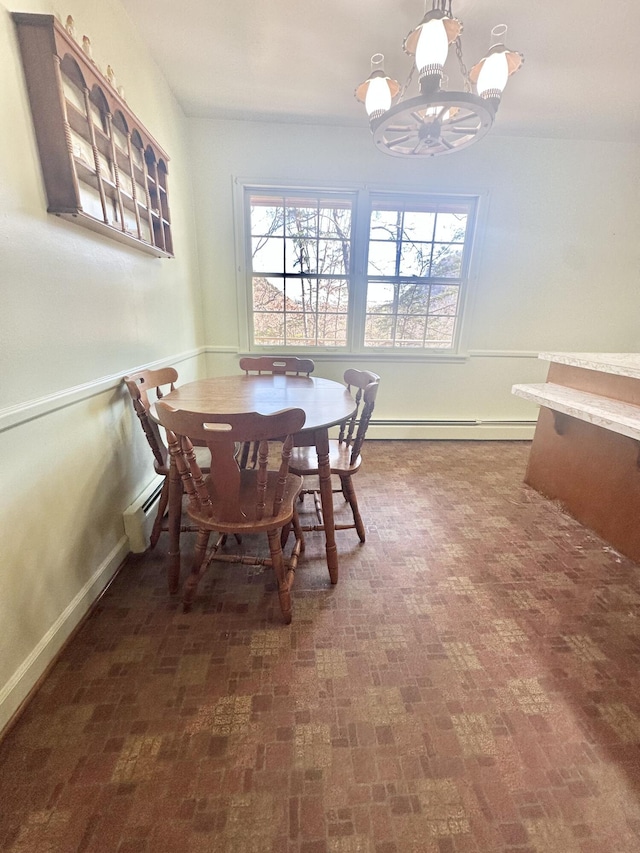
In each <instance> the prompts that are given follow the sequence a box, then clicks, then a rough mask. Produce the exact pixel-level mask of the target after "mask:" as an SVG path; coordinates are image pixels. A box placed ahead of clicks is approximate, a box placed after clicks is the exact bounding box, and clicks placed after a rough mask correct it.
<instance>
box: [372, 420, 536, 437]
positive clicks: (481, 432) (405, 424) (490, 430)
mask: <svg viewBox="0 0 640 853" xmlns="http://www.w3.org/2000/svg"><path fill="white" fill-rule="evenodd" d="M535 426H536V421H523V420H481V419H478V418H475V419H471V418H470V419H468V420H466V419H459V420H456V419H451V418H414V419H406V420H402V419H398V418H387V419H385V418H377V419H372V420H371V422H370V424H369V432H368V436H369V437H370V438H391V439H392V438H416V439H420V438H434V439H464V438H478V439H483V440H485V439H489V440H491V439H496V440H500V439H505V440H506V439H512V440H514V439H515V440H529V439H531V438H532V437H533V430H534V429H535Z"/></svg>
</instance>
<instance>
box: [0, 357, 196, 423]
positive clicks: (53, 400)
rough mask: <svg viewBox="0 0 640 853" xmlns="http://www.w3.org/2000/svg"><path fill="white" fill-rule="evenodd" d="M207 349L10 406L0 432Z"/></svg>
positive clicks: (2, 413) (0, 412) (1, 414)
mask: <svg viewBox="0 0 640 853" xmlns="http://www.w3.org/2000/svg"><path fill="white" fill-rule="evenodd" d="M205 351H206V350H205V347H198V348H197V349H193V350H187V351H186V352H183V353H180V354H178V355H172V356H169V357H167V358H161V359H157V360H156V361H152V362H148V363H147V364H142V365H139V366H136V367H133V368H123V369H122V372H118V373H113V374H111V375H110V376H102V377H100V378H99V379H94V380H92V381H91V382H85V383H84V384H82V385H74V386H72V387H71V388H63V389H62V390H61V391H56V392H55V393H53V394H47V395H46V396H44V397H38V398H37V399H34V400H25V401H24V402H23V403H17V404H16V405H15V406H7V407H5V408H3V409H0V432H3V431H4V430H7V429H12V428H13V427H17V426H20V424H22V423H26V422H27V421H31V420H34V419H35V418H40V417H43V416H44V415H47V414H49V413H50V412H55V411H56V410H57V409H64V408H66V407H67V406H73V405H75V404H76V403H80V402H81V401H82V400H86V399H88V398H89V397H95V396H96V395H97V394H102V393H104V392H105V391H109V390H111V389H115V388H117V387H118V386H119V385H121V384H122V377H123V376H126V375H127V374H128V373H134V372H135V371H137V370H145V369H156V368H159V367H169V366H170V365H175V364H180V363H181V362H184V361H189V360H190V359H193V358H198V356H200V355H203V354H204V353H205Z"/></svg>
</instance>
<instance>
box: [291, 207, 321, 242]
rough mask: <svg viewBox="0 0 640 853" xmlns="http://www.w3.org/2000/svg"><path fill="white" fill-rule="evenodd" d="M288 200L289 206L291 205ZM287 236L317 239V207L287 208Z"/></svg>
mask: <svg viewBox="0 0 640 853" xmlns="http://www.w3.org/2000/svg"><path fill="white" fill-rule="evenodd" d="M291 204H292V202H291V199H287V205H291ZM286 231H287V235H290V236H292V237H295V236H300V237H312V238H313V237H315V236H316V235H317V233H318V209H317V207H316V205H313V206H312V207H303V206H302V204H301V205H293V206H287V214H286Z"/></svg>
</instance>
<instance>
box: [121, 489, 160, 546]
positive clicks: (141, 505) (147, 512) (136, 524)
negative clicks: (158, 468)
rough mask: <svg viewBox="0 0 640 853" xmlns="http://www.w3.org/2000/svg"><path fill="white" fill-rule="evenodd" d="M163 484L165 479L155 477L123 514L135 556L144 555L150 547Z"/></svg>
mask: <svg viewBox="0 0 640 853" xmlns="http://www.w3.org/2000/svg"><path fill="white" fill-rule="evenodd" d="M163 483H164V477H162V476H156V477H154V478H153V480H152V481H151V482H150V483H149V484H148V485H147V486H146V487H145V488H144V489H143V490H142V491H141V492H140V494H139V495H138V497H137V498H136V499H135V501H134V502H133V503H132V504H131V505H130V506H128V507H127V508H126V509H125V511H124V513H123V514H122V518H123V521H124V532H125V533H126V535H127V538H128V539H129V546H130V548H131V550H132V551H133V553H134V554H142V553H143V551H146V550H147V548H148V547H149V539H150V536H151V529H152V528H153V522H154V521H155V518H156V513H157V511H158V501H159V500H160V492H161V491H162V484H163Z"/></svg>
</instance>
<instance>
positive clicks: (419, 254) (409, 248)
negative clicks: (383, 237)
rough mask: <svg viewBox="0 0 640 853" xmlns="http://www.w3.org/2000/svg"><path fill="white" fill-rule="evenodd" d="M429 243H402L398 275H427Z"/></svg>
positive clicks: (429, 255) (429, 259)
mask: <svg viewBox="0 0 640 853" xmlns="http://www.w3.org/2000/svg"><path fill="white" fill-rule="evenodd" d="M430 262H431V243H403V244H402V251H401V253H400V275H418V276H420V277H423V276H427V275H429V264H430Z"/></svg>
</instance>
